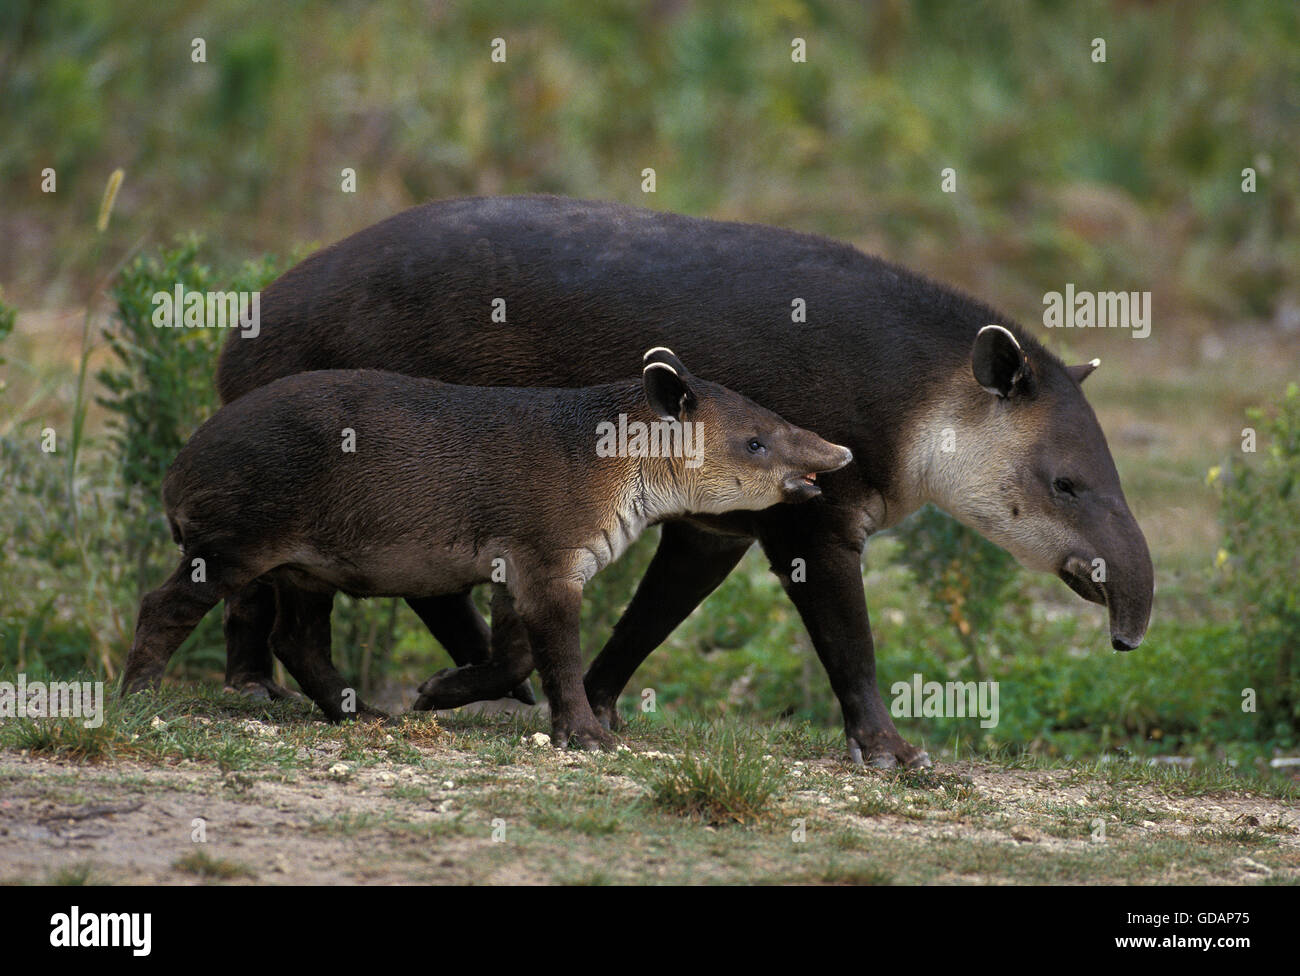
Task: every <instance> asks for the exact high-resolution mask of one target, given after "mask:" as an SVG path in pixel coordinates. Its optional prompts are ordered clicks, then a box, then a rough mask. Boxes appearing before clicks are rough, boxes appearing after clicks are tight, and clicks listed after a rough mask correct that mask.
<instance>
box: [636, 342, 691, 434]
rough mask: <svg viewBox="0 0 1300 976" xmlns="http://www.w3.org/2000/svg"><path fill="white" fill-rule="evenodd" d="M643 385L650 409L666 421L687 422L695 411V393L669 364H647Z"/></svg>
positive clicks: (642, 374) (642, 373) (643, 371)
mask: <svg viewBox="0 0 1300 976" xmlns="http://www.w3.org/2000/svg"><path fill="white" fill-rule="evenodd" d="M674 358H676V357H674ZM641 385H642V386H643V387H644V388H645V398H646V402H647V403H648V404H650V409H651V410H653V411H654V412H655V413H656V414H658V415H659V417H661V418H662V419H664V420H685V419H686V416H687V415H688V414H689V413H690V412H691V411H692V410H694V409H695V392H694V391H693V390H692V389H691V387H690V384H689V383H688V382H687V381H686V378H685V377H683V376H682V375H681V374H680V373H678V372H677V370H675V369H673V367H672V366H670V365H669V364H668V363H661V362H652V363H647V364H646V368H645V369H644V370H642V371H641Z"/></svg>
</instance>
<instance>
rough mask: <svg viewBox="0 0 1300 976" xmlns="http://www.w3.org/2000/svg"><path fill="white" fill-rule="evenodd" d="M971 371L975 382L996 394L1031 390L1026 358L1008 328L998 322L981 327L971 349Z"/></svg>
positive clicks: (1002, 395) (1004, 394)
mask: <svg viewBox="0 0 1300 976" xmlns="http://www.w3.org/2000/svg"><path fill="white" fill-rule="evenodd" d="M971 372H972V373H974V374H975V382H977V383H978V384H979V385H980V386H982V387H984V389H986V390H988V391H989V392H990V393H993V394H995V395H997V396H1000V397H1009V396H1011V395H1012V394H1016V393H1021V394H1023V393H1028V392H1030V387H1031V381H1032V378H1033V377H1032V373H1031V371H1030V369H1029V360H1028V359H1026V358H1025V353H1024V350H1022V349H1021V348H1020V343H1019V342H1018V341H1016V337H1015V336H1014V335H1012V334H1011V330H1010V329H1007V328H1005V327H1003V326H1001V325H986V326H984V328H982V329H980V331H979V335H977V336H976V337H975V348H974V349H972V350H971Z"/></svg>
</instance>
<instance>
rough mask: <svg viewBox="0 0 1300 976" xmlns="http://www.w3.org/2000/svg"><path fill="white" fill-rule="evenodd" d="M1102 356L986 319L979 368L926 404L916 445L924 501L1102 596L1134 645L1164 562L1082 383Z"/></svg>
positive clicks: (1091, 595) (956, 376)
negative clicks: (1133, 508) (1059, 353)
mask: <svg viewBox="0 0 1300 976" xmlns="http://www.w3.org/2000/svg"><path fill="white" fill-rule="evenodd" d="M1097 365H1098V361H1097V360H1093V361H1092V362H1090V363H1086V364H1084V365H1082V366H1070V367H1067V366H1064V365H1062V364H1061V363H1060V362H1059V361H1058V360H1057V359H1056V358H1055V357H1053V356H1052V355H1051V354H1050V353H1048V352H1047V351H1046V350H1044V349H1042V348H1041V347H1039V346H1038V345H1037V344H1036V343H1034V344H1032V348H1031V344H1029V343H1027V342H1026V343H1021V342H1020V341H1018V340H1017V339H1016V336H1015V335H1014V334H1013V333H1012V332H1011V331H1010V330H1009V329H1007V328H1004V327H1003V326H1000V325H989V326H985V327H984V328H983V329H981V330H980V332H979V334H978V336H977V337H976V339H975V344H974V347H973V349H972V350H971V358H970V363H969V368H968V369H960V368H959V369H956V370H954V372H953V376H952V377H951V378H950V380H949V381H948V383H947V384H940V386H942V387H943V388H942V390H936V393H938V394H939V395H938V397H937V398H935V399H932V400H931V401H930V402H929V403H928V404H926V406H925V408H924V409H923V410H922V411H921V412H920V413H919V414H918V415H917V417H918V420H919V423H918V424H916V425H915V429H914V430H913V432H912V437H913V438H914V441H913V445H912V450H910V451H909V452H908V454H909V455H910V462H909V463H910V464H911V465H913V466H914V467H915V469H916V470H914V471H913V472H912V474H913V476H914V477H915V479H916V482H917V484H918V489H919V491H920V492H921V493H922V494H923V496H924V497H925V500H928V501H932V502H934V503H935V504H936V505H938V506H939V507H940V508H943V509H944V510H945V511H947V512H948V513H949V514H951V515H953V516H954V517H956V518H957V519H959V520H960V521H962V522H964V523H966V524H967V525H969V526H970V527H971V528H973V529H975V530H976V531H978V532H979V533H980V534H981V535H983V536H984V537H985V538H987V539H989V540H990V541H992V542H994V543H996V544H997V545H999V546H1002V547H1003V548H1004V549H1006V550H1007V551H1008V552H1010V553H1011V554H1012V555H1013V556H1015V557H1016V558H1017V559H1018V560H1019V561H1020V563H1021V564H1022V565H1024V566H1026V567H1028V568H1030V569H1036V570H1042V571H1045V572H1050V573H1054V574H1056V575H1057V576H1059V577H1061V579H1063V580H1064V581H1065V582H1066V583H1067V584H1068V585H1069V587H1070V588H1071V589H1072V590H1074V591H1075V592H1076V593H1078V594H1079V595H1080V596H1082V597H1083V598H1084V599H1086V600H1091V601H1092V602H1094V603H1100V604H1102V605H1104V606H1105V607H1106V608H1107V611H1108V612H1109V615H1110V635H1111V645H1112V646H1113V647H1114V648H1115V649H1116V650H1121V651H1127V650H1132V649H1133V648H1135V647H1137V646H1138V644H1140V643H1141V642H1142V638H1143V636H1144V635H1145V634H1146V629H1147V623H1148V622H1149V620H1150V617H1151V601H1152V595H1153V590H1154V573H1153V570H1152V566H1151V555H1150V553H1149V552H1148V550H1147V543H1146V539H1145V538H1143V536H1142V530H1141V529H1139V528H1138V524H1137V520H1136V519H1134V518H1133V514H1132V513H1131V512H1130V511H1129V508H1128V504H1127V503H1126V502H1125V500H1124V492H1123V490H1122V489H1121V488H1120V484H1119V475H1118V474H1117V473H1116V471H1115V463H1114V461H1113V460H1111V456H1110V450H1109V448H1108V447H1107V446H1106V438H1105V437H1104V436H1103V434H1102V432H1101V427H1100V425H1099V424H1098V423H1097V418H1096V415H1095V414H1093V412H1092V408H1091V407H1090V406H1089V405H1088V402H1087V400H1085V399H1084V396H1083V391H1082V389H1081V388H1080V384H1081V383H1082V382H1083V380H1084V378H1085V377H1087V376H1088V374H1089V373H1091V372H1092V371H1093V370H1094V369H1095V368H1096V367H1097Z"/></svg>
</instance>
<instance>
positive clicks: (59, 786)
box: [0, 717, 1300, 885]
mask: <svg viewBox="0 0 1300 976" xmlns="http://www.w3.org/2000/svg"><path fill="white" fill-rule="evenodd" d="M188 721H190V720H187V719H172V720H171V722H172V724H173V725H178V724H184V723H187V722H188ZM193 721H195V722H199V723H205V720H204V719H201V718H199V719H194V720H193ZM511 721H513V720H507V719H498V720H496V721H495V722H494V721H493V720H492V719H483V718H482V717H480V718H478V719H476V720H474V721H473V722H472V723H470V724H467V725H464V726H463V727H458V726H457V723H456V721H455V720H451V721H450V722H449V723H448V724H449V726H450V731H449V733H446V734H442V733H440V734H439V735H437V736H429V735H427V734H421V735H419V736H407V735H406V734H405V733H404V732H403V731H402V729H401V728H397V729H395V730H393V731H385V730H383V729H378V730H370V731H366V732H349V731H346V730H345V731H342V732H340V731H339V730H338V727H329V726H324V725H323V724H322V723H311V725H312V726H313V727H312V728H311V729H309V730H306V731H304V730H302V729H294V728H285V727H281V726H278V725H276V724H273V723H272V722H269V721H262V720H257V719H248V718H243V719H232V720H231V723H232V727H231V728H230V729H227V730H225V733H223V734H226V733H228V734H229V735H231V736H233V737H234V738H235V739H237V740H238V741H239V743H240V748H241V749H244V750H245V753H244V754H250V755H253V756H254V757H256V756H257V755H258V754H259V753H265V755H266V761H265V762H264V763H260V762H257V761H252V762H249V761H241V762H231V761H223V760H221V759H220V757H218V758H217V759H208V758H197V759H196V758H180V759H171V760H165V761H161V762H160V761H158V759H157V757H156V756H155V757H151V758H148V759H131V758H124V759H113V760H111V761H106V762H96V763H79V762H70V761H67V760H61V759H51V758H43V757H39V756H35V755H32V754H30V753H24V752H14V751H9V752H0V882H4V883H8V884H14V883H17V884H30V883H36V884H40V883H64V884H66V883H90V884H98V883H107V884H145V885H152V884H185V883H208V882H233V883H258V884H280V883H285V884H406V883H431V884H465V883H474V884H500V883H511V884H516V883H522V884H534V883H536V884H547V883H655V882H671V883H692V882H730V883H756V882H776V883H785V882H792V883H940V884H944V883H1016V882H1035V883H1044V882H1046V883H1052V882H1062V883H1146V884H1171V883H1193V884H1195V883H1219V884H1223V883H1226V884H1254V883H1296V882H1297V881H1298V880H1300V811H1298V809H1297V805H1296V804H1295V803H1294V802H1291V801H1289V800H1285V799H1278V798H1276V797H1274V796H1270V795H1267V792H1262V793H1255V792H1251V791H1249V790H1246V789H1244V788H1243V789H1235V788H1232V787H1231V786H1230V785H1229V786H1227V787H1225V786H1224V785H1223V784H1216V783H1214V782H1210V781H1206V780H1204V779H1198V778H1197V777H1195V776H1189V775H1186V774H1185V773H1184V772H1182V771H1179V770H1172V771H1158V770H1157V771H1153V770H1151V769H1150V768H1149V767H1146V766H1143V767H1142V768H1141V769H1135V770H1133V771H1131V772H1124V773H1123V774H1122V775H1110V774H1109V772H1108V771H1107V770H1106V769H1105V768H1103V767H1100V766H1097V765H1095V764H1094V765H1089V766H1084V767H1070V766H1068V765H1067V766H1061V767H1057V768H1028V767H1017V766H1016V765H1014V764H999V763H996V762H974V761H963V762H947V763H944V762H940V763H937V764H936V769H935V770H934V771H932V772H929V773H924V774H913V773H897V772H894V773H890V772H880V771H864V770H861V769H856V768H854V767H852V766H851V765H849V764H848V763H847V762H846V761H844V760H842V759H840V758H839V756H838V754H837V752H836V750H834V749H830V750H825V749H824V748H815V749H809V748H806V747H804V748H795V747H791V748H789V749H786V750H784V753H785V754H783V755H781V754H778V755H764V756H763V757H762V758H763V760H764V761H769V760H770V762H771V763H773V764H775V765H778V766H779V767H780V774H781V784H782V785H781V788H780V789H779V790H778V791H777V792H776V794H775V796H774V799H773V801H772V803H771V804H770V806H769V809H768V811H767V812H766V814H765V815H764V816H763V817H761V818H757V819H755V820H753V821H752V822H748V823H710V822H708V819H707V818H701V817H699V816H687V815H683V814H682V813H680V812H676V811H671V810H665V809H662V808H661V807H660V806H658V805H657V804H656V803H655V802H654V796H653V790H652V788H651V787H648V786H647V785H646V783H647V782H648V781H651V782H652V781H653V776H650V777H647V774H646V771H647V769H650V770H651V771H652V772H653V766H654V764H656V763H673V762H675V761H677V760H676V758H675V757H674V755H673V754H672V752H671V746H667V745H665V746H664V747H663V748H664V749H667V750H668V751H663V750H662V749H660V748H656V746H659V745H661V743H659V742H657V741H654V740H653V737H651V741H650V742H646V741H639V742H638V741H636V737H634V736H628V737H625V739H626V740H627V741H629V742H630V744H631V745H632V747H633V748H632V749H626V748H625V749H621V750H620V751H619V752H618V753H616V754H613V755H609V754H600V755H590V754H585V753H580V752H573V751H559V750H556V749H554V748H552V747H551V746H550V745H549V744H548V743H545V742H543V739H542V737H541V734H540V732H536V731H530V730H529V728H528V727H527V726H524V727H521V726H519V725H518V724H517V723H516V724H511ZM205 724H206V726H207V727H205V728H203V729H202V732H203V733H204V734H211V732H212V728H211V727H212V725H213V723H211V722H206V723H205ZM217 724H220V723H217ZM539 727H540V726H539ZM642 738H645V737H642ZM299 743H302V744H299ZM773 748H774V749H775V748H777V747H773ZM817 751H824V752H825V753H826V754H825V755H823V756H817V755H813V754H812V753H816V752H817ZM796 756H802V757H804V758H795V757H796ZM232 767H235V768H232Z"/></svg>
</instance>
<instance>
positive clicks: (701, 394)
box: [642, 346, 853, 513]
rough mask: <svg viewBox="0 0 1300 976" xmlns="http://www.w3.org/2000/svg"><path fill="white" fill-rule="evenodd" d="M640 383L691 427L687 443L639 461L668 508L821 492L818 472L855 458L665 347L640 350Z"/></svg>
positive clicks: (656, 404)
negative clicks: (704, 375) (710, 378)
mask: <svg viewBox="0 0 1300 976" xmlns="http://www.w3.org/2000/svg"><path fill="white" fill-rule="evenodd" d="M642 385H643V386H644V388H645V395H646V400H647V402H648V403H649V405H650V409H651V410H652V411H653V412H654V413H655V414H656V415H658V417H659V419H660V420H661V421H667V422H676V423H678V424H680V425H681V426H682V427H683V428H688V429H689V440H690V449H689V450H687V451H685V452H683V454H684V456H670V457H668V458H666V459H663V460H662V463H659V464H654V465H649V466H646V467H644V468H643V469H642V470H643V472H644V477H645V478H646V480H647V482H653V483H654V484H653V485H652V487H653V488H654V490H655V491H656V493H657V494H659V496H660V497H661V498H662V499H663V502H664V503H665V504H666V505H668V506H669V507H671V508H672V509H674V510H676V511H680V512H710V513H721V512H729V511H735V510H738V509H739V510H754V511H757V510H760V509H764V508H768V507H770V506H772V505H775V504H777V503H779V502H800V501H807V500H808V499H811V498H815V497H817V496H818V495H820V494H821V489H820V488H818V487H817V475H819V474H824V473H826V472H828V471H837V470H839V469H840V468H842V467H844V466H845V465H846V464H848V463H849V462H850V461H852V460H853V453H852V452H851V451H850V450H849V449H848V448H847V447H840V446H839V445H837V444H831V443H829V442H828V441H824V440H822V439H821V438H820V437H818V436H817V435H816V434H814V433H813V432H812V431H808V430H804V429H803V428H802V427H796V426H795V425H794V424H791V423H788V422H787V421H785V420H783V419H781V418H780V417H779V416H777V415H776V414H774V413H773V412H772V411H771V410H767V409H766V408H764V407H760V406H759V405H758V404H757V403H755V402H754V401H752V400H750V399H748V398H746V397H743V396H741V395H740V394H739V393H736V392H734V391H732V390H729V389H727V388H726V387H725V386H719V385H718V384H717V383H709V382H706V381H704V380H701V379H698V378H696V377H694V376H691V375H690V373H688V372H687V371H686V367H685V366H683V365H682V362H681V360H680V359H678V358H677V357H676V356H675V355H674V354H673V352H672V350H670V349H665V348H663V347H662V346H660V347H656V348H654V349H651V350H650V351H649V352H647V353H646V354H645V357H644V370H643V373H642Z"/></svg>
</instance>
